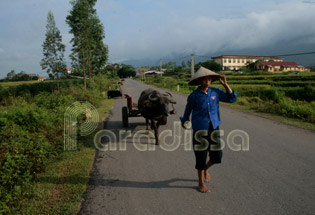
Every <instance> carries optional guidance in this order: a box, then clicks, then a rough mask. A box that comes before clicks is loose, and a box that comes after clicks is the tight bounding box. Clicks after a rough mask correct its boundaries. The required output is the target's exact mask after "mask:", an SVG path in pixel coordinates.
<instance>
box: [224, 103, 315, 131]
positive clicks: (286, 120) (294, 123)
mask: <svg viewBox="0 0 315 215" xmlns="http://www.w3.org/2000/svg"><path fill="white" fill-rule="evenodd" d="M220 105H222V106H225V107H229V108H234V109H237V110H240V111H243V112H246V113H251V114H254V115H256V116H260V117H264V118H268V119H272V120H275V121H278V122H281V123H285V124H288V125H292V126H296V127H299V128H303V129H308V130H312V131H315V124H312V123H308V122H303V121H301V120H297V119H292V118H288V117H284V116H279V115H276V114H271V113H262V112H259V111H257V110H254V109H252V108H250V107H247V106H243V105H239V104H237V103H235V104H229V103H224V102H221V103H220Z"/></svg>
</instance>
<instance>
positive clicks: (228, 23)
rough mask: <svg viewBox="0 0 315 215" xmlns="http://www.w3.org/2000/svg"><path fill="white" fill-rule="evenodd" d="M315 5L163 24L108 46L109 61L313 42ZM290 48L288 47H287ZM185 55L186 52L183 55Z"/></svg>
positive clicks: (290, 5) (298, 4)
mask: <svg viewBox="0 0 315 215" xmlns="http://www.w3.org/2000/svg"><path fill="white" fill-rule="evenodd" d="M314 9H315V6H312V5H311V6H310V5H308V6H306V5H305V4H303V3H301V2H298V1H293V2H288V3H281V4H279V5H278V6H277V7H274V8H272V7H269V8H268V7H266V10H265V11H261V10H260V11H259V12H255V11H253V12H251V13H249V14H243V16H240V18H234V19H227V18H225V19H224V18H221V19H215V18H213V17H206V16H199V17H195V18H194V19H188V18H183V17H182V19H176V20H175V21H170V22H168V23H164V24H163V26H160V27H158V28H157V29H156V30H153V31H151V32H150V33H149V34H145V35H141V36H139V37H138V38H133V40H132V42H130V41H128V42H119V43H114V44H110V45H112V46H113V47H115V49H113V51H112V53H111V57H112V59H115V58H129V59H132V58H133V59H137V58H144V57H148V56H150V57H151V58H161V57H164V56H167V55H169V54H170V53H176V52H177V53H179V54H180V53H182V54H189V53H187V50H188V51H190V52H194V53H198V54H203V53H207V52H210V51H212V52H217V51H220V50H222V51H224V49H225V50H227V49H229V50H231V49H246V48H254V47H261V46H266V45H271V44H276V43H277V42H279V41H283V40H295V43H301V42H304V43H305V42H311V43H314V40H315V26H314V24H313V20H314V19H315V13H314ZM288 45H290V44H288ZM185 52H186V53H185Z"/></svg>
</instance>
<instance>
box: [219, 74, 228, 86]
mask: <svg viewBox="0 0 315 215" xmlns="http://www.w3.org/2000/svg"><path fill="white" fill-rule="evenodd" d="M219 80H220V83H221V84H222V85H223V86H226V85H227V80H226V77H225V76H224V75H220V79H219Z"/></svg>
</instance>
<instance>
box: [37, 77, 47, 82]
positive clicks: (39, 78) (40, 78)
mask: <svg viewBox="0 0 315 215" xmlns="http://www.w3.org/2000/svg"><path fill="white" fill-rule="evenodd" d="M45 80H46V78H45V77H38V81H45Z"/></svg>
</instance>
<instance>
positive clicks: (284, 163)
mask: <svg viewBox="0 0 315 215" xmlns="http://www.w3.org/2000/svg"><path fill="white" fill-rule="evenodd" d="M147 88H148V86H147V85H145V84H142V83H139V82H136V81H134V80H126V81H125V82H124V85H123V90H124V92H125V93H126V92H128V94H129V95H130V96H132V97H133V98H134V99H135V100H134V101H137V100H138V96H139V94H140V92H141V91H142V90H143V89H147ZM153 88H155V87H153ZM161 91H164V90H161ZM173 96H174V98H175V100H176V101H177V105H176V108H177V110H178V114H176V115H172V116H170V117H169V118H168V124H167V125H165V126H162V127H161V129H160V132H162V131H163V130H166V129H171V130H172V131H173V132H174V128H173V126H174V122H176V121H179V116H181V115H182V114H183V112H184V108H185V104H186V99H187V97H186V96H184V95H181V94H177V93H173ZM125 105H126V99H120V98H118V99H115V102H114V108H113V109H112V112H111V114H110V116H109V118H108V120H107V122H106V123H105V129H107V130H111V131H113V132H114V133H115V134H116V135H117V138H118V136H119V130H122V129H124V128H123V127H122V122H121V108H122V106H125ZM220 109H221V120H222V125H221V126H220V128H221V129H222V130H224V135H223V137H222V140H224V141H225V143H226V144H225V148H224V150H223V163H222V164H219V165H216V166H213V167H211V168H210V174H211V176H212V178H211V181H210V183H209V184H208V187H209V188H210V189H211V193H210V194H202V193H200V192H197V190H196V186H197V182H198V181H197V172H196V170H195V169H194V155H193V151H191V150H188V148H189V147H188V148H187V146H189V145H187V144H185V139H184V138H183V137H182V139H181V144H180V146H179V147H178V148H177V149H176V150H174V151H167V150H165V149H163V147H161V146H158V147H156V148H155V150H153V149H154V144H152V143H150V141H152V140H153V139H148V138H145V137H142V138H140V142H139V143H137V144H134V142H133V139H132V137H128V138H126V144H125V145H124V144H121V145H119V144H117V150H116V151H97V153H96V157H95V162H94V166H93V171H92V173H91V179H90V181H89V184H88V188H87V191H86V193H85V194H84V197H83V198H84V201H83V204H82V208H81V211H80V214H115V215H116V214H137V215H139V214H146V215H147V214H278V215H280V214H286V215H287V214H315V132H311V131H308V130H304V129H299V128H295V127H293V126H289V125H285V124H282V123H279V122H276V121H273V120H270V119H266V118H262V117H259V116H255V115H251V114H247V113H243V112H241V111H238V110H234V109H230V108H225V107H221V108H220ZM129 122H130V125H129V128H128V130H130V132H131V136H134V135H135V133H136V132H138V133H139V132H140V133H141V130H143V129H145V123H144V122H145V121H144V119H143V118H142V117H138V118H129ZM236 129H238V130H242V131H245V132H246V133H247V134H248V135H249V150H248V151H246V150H245V151H244V150H241V151H233V150H232V149H231V147H229V146H228V144H227V137H228V135H229V134H231V132H232V134H233V131H234V130H236ZM183 132H184V131H183V130H181V133H180V134H178V135H177V136H179V135H183V134H184V133H183ZM173 136H174V135H173ZM188 139H189V138H188ZM108 140H109V139H108V138H103V142H104V144H103V145H102V146H104V147H106V146H108V145H109V143H108ZM165 140H166V143H167V144H169V145H171V144H172V143H173V137H167V138H166V139H165ZM234 142H235V144H238V145H239V144H241V142H242V139H241V137H236V138H235V139H234ZM123 146H125V147H126V150H122V149H124V148H123ZM119 147H122V148H119ZM139 147H142V149H146V151H140V150H138V149H137V148H139ZM104 149H105V148H104ZM243 149H246V146H245V147H243Z"/></svg>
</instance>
